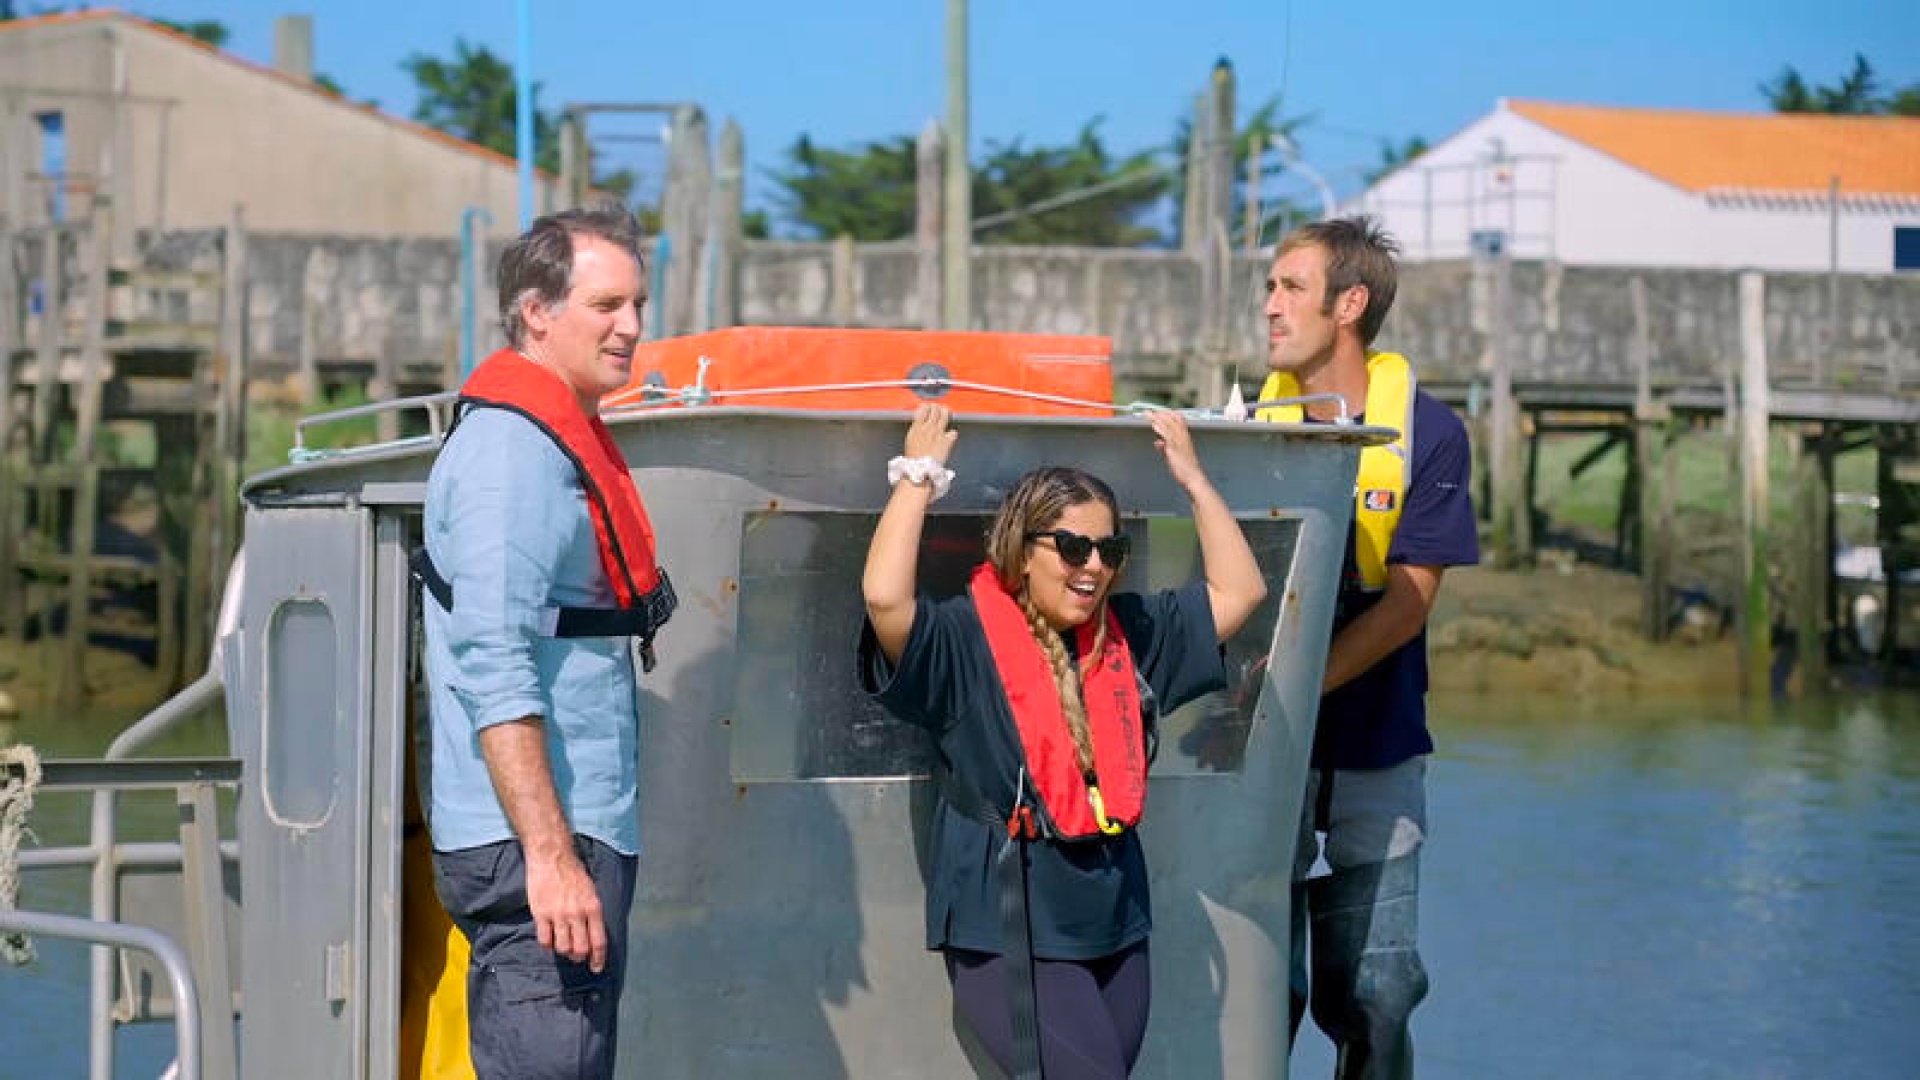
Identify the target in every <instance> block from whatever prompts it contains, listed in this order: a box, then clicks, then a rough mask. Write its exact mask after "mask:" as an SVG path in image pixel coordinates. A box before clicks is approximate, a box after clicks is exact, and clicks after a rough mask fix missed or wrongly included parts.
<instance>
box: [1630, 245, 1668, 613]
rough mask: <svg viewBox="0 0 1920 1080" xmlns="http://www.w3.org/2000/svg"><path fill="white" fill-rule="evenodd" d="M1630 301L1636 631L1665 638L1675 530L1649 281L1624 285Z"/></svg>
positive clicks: (1636, 279)
mask: <svg viewBox="0 0 1920 1080" xmlns="http://www.w3.org/2000/svg"><path fill="white" fill-rule="evenodd" d="M1627 288H1628V294H1629V296H1630V297H1631V299H1632V301H1633V337H1632V339H1631V341H1630V342H1629V344H1628V349H1629V350H1630V352H1631V355H1632V357H1633V377H1634V381H1633V462H1634V469H1633V472H1634V476H1635V479H1636V480H1637V482H1638V485H1639V487H1638V490H1637V491H1636V492H1635V494H1636V495H1637V496H1638V511H1637V519H1638V520H1637V521H1636V522H1635V525H1636V526H1637V529H1638V532H1639V539H1638V548H1639V551H1638V555H1639V559H1640V632H1641V633H1642V634H1643V635H1645V636H1646V638H1647V639H1648V640H1649V641H1665V640H1666V639H1667V588H1668V575H1669V574H1670V573H1671V567H1672V566H1673V550H1672V548H1671V546H1670V545H1671V544H1672V543H1673V533H1672V529H1671V528H1670V522H1669V515H1670V513H1671V511H1670V510H1668V509H1667V508H1666V502H1665V500H1666V489H1665V485H1666V478H1667V469H1666V467H1665V464H1664V462H1663V460H1662V459H1663V458H1664V457H1665V454H1666V443H1667V431H1666V425H1667V419H1668V417H1667V413H1666V410H1665V409H1664V408H1658V407H1656V405H1655V403H1654V399H1653V332H1652V328H1651V325H1650V323H1651V320H1650V319H1649V317H1648V313H1647V282H1646V279H1645V278H1642V277H1640V276H1638V275H1635V276H1634V278H1633V280H1632V281H1630V282H1628V283H1627Z"/></svg>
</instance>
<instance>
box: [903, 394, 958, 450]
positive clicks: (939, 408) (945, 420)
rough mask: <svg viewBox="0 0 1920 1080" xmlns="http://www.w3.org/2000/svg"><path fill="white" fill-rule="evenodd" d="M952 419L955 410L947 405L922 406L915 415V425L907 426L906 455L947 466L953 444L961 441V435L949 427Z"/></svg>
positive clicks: (929, 404)
mask: <svg viewBox="0 0 1920 1080" xmlns="http://www.w3.org/2000/svg"><path fill="white" fill-rule="evenodd" d="M952 419H953V410H951V409H949V408H947V407H946V406H945V405H935V404H934V403H932V402H928V403H926V404H925V405H922V406H920V408H919V409H918V410H916V411H915V412H914V414H913V423H911V424H909V425H907V443H906V455H907V456H908V457H910V458H921V457H923V458H932V459H933V460H935V461H937V462H939V463H940V464H942V465H945V464H946V463H947V456H948V455H949V454H952V453H953V444H954V443H956V442H958V441H959V439H960V433H959V432H958V431H955V430H953V429H952V428H951V427H950V426H948V425H949V423H950V422H951V421H952Z"/></svg>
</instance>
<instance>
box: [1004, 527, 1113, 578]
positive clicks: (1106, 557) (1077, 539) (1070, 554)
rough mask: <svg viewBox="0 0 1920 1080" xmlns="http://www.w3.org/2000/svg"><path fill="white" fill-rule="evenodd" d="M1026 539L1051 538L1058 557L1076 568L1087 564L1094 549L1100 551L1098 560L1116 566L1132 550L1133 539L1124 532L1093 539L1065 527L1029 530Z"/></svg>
mask: <svg viewBox="0 0 1920 1080" xmlns="http://www.w3.org/2000/svg"><path fill="white" fill-rule="evenodd" d="M1027 539H1028V540H1030V541H1031V540H1040V539H1051V540H1052V541H1053V547H1054V550H1055V551H1058V552H1059V553H1060V558H1062V559H1064V560H1066V564H1067V565H1068V566H1071V567H1074V568H1076V569H1077V568H1079V567H1082V566H1085V565H1087V560H1088V559H1091V558H1092V557H1093V553H1094V552H1095V551H1098V552H1099V553H1100V561H1101V562H1102V563H1103V564H1105V565H1106V566H1109V567H1118V566H1119V565H1120V564H1121V563H1123V562H1126V561H1127V552H1129V551H1131V550H1133V541H1131V540H1129V539H1127V535H1126V534H1125V533H1114V534H1113V535H1112V536H1103V537H1101V538H1100V539H1098V540H1095V539H1094V538H1093V537H1091V536H1081V535H1080V534H1079V533H1077V532H1068V531H1067V530H1066V529H1049V530H1048V531H1046V532H1030V533H1028V534H1027Z"/></svg>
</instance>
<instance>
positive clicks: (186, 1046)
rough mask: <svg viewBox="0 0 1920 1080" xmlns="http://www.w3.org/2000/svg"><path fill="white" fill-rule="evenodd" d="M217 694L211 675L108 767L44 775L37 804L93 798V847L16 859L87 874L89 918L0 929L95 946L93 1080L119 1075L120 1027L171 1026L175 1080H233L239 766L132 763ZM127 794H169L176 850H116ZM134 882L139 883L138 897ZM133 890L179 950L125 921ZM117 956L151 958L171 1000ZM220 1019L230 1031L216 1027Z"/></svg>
mask: <svg viewBox="0 0 1920 1080" xmlns="http://www.w3.org/2000/svg"><path fill="white" fill-rule="evenodd" d="M221 692H222V690H221V680H220V678H219V676H218V674H217V673H216V671H215V670H209V671H208V672H207V673H206V674H205V675H202V676H201V677H200V678H199V679H197V680H195V681H194V682H193V683H191V684H189V685H188V686H187V687H186V688H185V689H183V690H181V691H180V692H179V693H177V694H175V695H174V696H173V697H171V698H169V699H167V700H166V701H165V702H162V703H161V704H160V705H159V706H157V707H156V708H154V709H153V710H152V711H150V712H149V713H147V715H146V716H144V717H143V718H141V720H140V721H138V722H137V723H135V724H133V725H132V726H131V727H129V728H127V729H126V730H125V731H123V732H121V733H120V735H119V736H118V737H116V738H115V739H114V740H113V743H112V744H111V745H110V746H109V747H108V748H107V751H106V753H105V755H104V756H103V757H100V758H89V759H48V760H43V761H40V762H39V763H38V765H39V769H38V773H39V777H38V783H37V785H36V787H37V793H69V794H90V795H91V796H92V808H91V809H92V815H91V821H90V826H89V833H88V842H87V843H85V844H79V845H65V846H56V847H44V848H34V849H31V850H24V851H21V852H19V853H18V855H17V859H18V864H19V868H20V869H21V870H22V871H37V870H53V869H74V868H84V869H87V870H88V871H89V872H90V874H91V888H90V895H89V900H88V912H87V916H86V917H84V918H82V917H77V916H71V915H60V914H54V913H48V912H38V911H25V910H23V911H16V912H0V929H7V930H12V931H20V932H25V933H29V934H45V935H47V936H50V937H59V938H66V939H73V940H82V941H89V942H92V943H94V945H95V948H94V949H93V950H92V957H91V964H90V977H89V989H88V1040H87V1046H88V1075H89V1076H90V1077H92V1078H93V1080H110V1078H111V1077H112V1076H113V1075H114V1064H113V1062H114V1026H115V1024H116V1023H130V1022H134V1021H138V1020H161V1019H166V1018H168V1017H169V1016H171V1018H172V1019H173V1021H174V1024H175V1027H176V1029H177V1032H178V1040H179V1044H180V1046H179V1050H178V1051H177V1052H178V1054H179V1057H178V1058H177V1060H176V1062H175V1075H177V1076H178V1077H180V1078H181V1080H186V1078H189V1077H192V1078H203V1077H204V1078H206V1080H231V1078H232V1077H234V1076H235V1075H236V1071H237V1069H236V1062H235V1053H234V1043H233V1039H232V1035H231V1032H232V1024H231V1017H232V1016H233V1015H234V1012H235V1009H236V1005H235V995H234V990H233V979H232V975H231V970H232V968H231V964H232V959H231V949H230V947H229V938H230V935H229V930H228V925H227V920H228V917H229V914H228V910H227V909H228V906H229V900H228V886H227V877H228V875H227V864H228V863H230V862H233V861H236V860H237V859H238V858H239V850H238V847H237V845H236V844H234V843H232V842H230V841H227V842H223V841H222V840H221V839H220V831H219V815H218V806H217V801H216V796H215V792H216V790H217V789H219V788H228V789H233V788H236V787H237V786H238V785H239V782H240V777H241V763H240V762H239V760H238V759H235V758H229V757H192V758H136V757H134V756H133V755H135V754H136V753H138V752H140V751H141V750H143V749H146V748H147V747H149V746H151V745H153V743H154V742H155V741H156V740H158V739H160V738H161V737H162V736H164V735H166V734H167V733H169V732H170V731H172V730H174V729H175V728H177V727H179V726H180V724H181V723H183V722H184V721H186V720H188V719H190V718H192V717H194V716H197V715H199V714H200V713H202V712H204V711H205V710H206V709H208V708H210V707H212V706H213V705H215V704H217V703H218V702H219V701H220V698H221ZM129 791H171V792H172V793H173V796H174V802H175V805H176V807H177V810H178V821H179V839H178V840H175V841H136V842H124V843H123V842H120V840H119V838H118V827H117V821H116V808H117V805H118V796H119V794H120V793H121V792H129ZM129 872H131V873H129ZM173 873H178V874H179V878H178V881H177V882H176V881H174V880H173V879H172V878H171V876H170V875H171V874H173ZM134 878H138V879H140V880H139V881H138V882H137V885H136V883H135V882H134V881H133V880H132V879H134ZM136 887H137V888H138V889H139V890H140V891H139V894H138V895H139V896H140V902H139V903H138V904H137V905H134V906H135V907H137V908H138V909H139V910H138V912H137V914H138V915H139V916H140V917H141V918H142V920H143V922H145V923H148V924H152V923H155V922H171V921H173V920H176V919H177V921H178V923H179V926H178V929H179V931H180V933H181V936H183V937H184V939H185V947H184V948H183V947H182V946H181V945H180V944H179V943H178V942H176V940H175V938H174V937H173V936H171V935H170V934H168V933H165V932H163V931H162V930H160V929H156V928H155V927H154V926H153V925H132V924H130V923H128V922H124V921H122V919H121V910H120V909H121V907H122V904H121V900H122V892H123V889H129V890H130V889H134V888H136ZM176 903H177V904H178V908H177V910H175V909H174V905H175V904H176ZM172 928H173V927H169V929H172ZM116 947H117V948H116ZM118 949H124V950H134V951H137V952H140V953H144V954H146V955H148V956H151V957H152V958H153V959H154V960H155V961H157V962H158V964H159V966H160V972H159V974H160V975H161V976H162V978H163V979H164V982H163V983H162V984H161V985H164V987H165V988H166V990H167V992H166V993H157V992H155V980H154V979H153V978H151V977H150V976H151V975H152V973H151V972H149V971H145V970H142V969H140V968H139V966H138V965H137V962H136V961H135V959H134V958H133V957H132V956H131V955H128V954H126V953H121V952H118V951H117V950H118ZM116 960H118V961H119V965H120V966H119V970H118V971H116ZM116 975H119V978H118V979H117V980H116ZM116 984H117V985H118V987H119V989H120V997H119V1000H118V1001H116V1000H115V987H116ZM222 1017H225V1018H227V1019H226V1022H220V1020H221V1018H222ZM206 1022H212V1024H213V1026H212V1027H211V1029H210V1030H212V1031H214V1032H216V1033H220V1032H224V1033H226V1037H225V1038H214V1039H210V1040H209V1039H207V1038H206V1037H205V1031H206V1030H209V1029H208V1028H206V1027H204V1026H203V1025H204V1024H205V1023H206Z"/></svg>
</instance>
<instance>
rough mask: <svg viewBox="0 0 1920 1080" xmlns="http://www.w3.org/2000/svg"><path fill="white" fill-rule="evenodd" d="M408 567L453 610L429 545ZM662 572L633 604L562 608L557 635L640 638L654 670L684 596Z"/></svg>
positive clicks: (449, 588) (643, 659) (644, 659)
mask: <svg viewBox="0 0 1920 1080" xmlns="http://www.w3.org/2000/svg"><path fill="white" fill-rule="evenodd" d="M407 568H408V569H409V570H410V571H412V574H413V579H414V580H415V581H417V582H419V583H420V586H421V587H422V588H424V589H426V590H427V593H428V595H430V596H432V597H433V599H434V600H435V602H437V603H438V604H439V605H440V607H441V609H442V610H445V611H449V612H451V611H452V610H453V583H452V582H449V581H448V580H447V579H446V576H445V575H443V574H441V573H440V568H439V567H437V566H435V565H433V557H432V556H431V555H429V554H427V549H426V547H425V545H422V546H420V547H417V548H415V549H413V554H412V555H411V556H409V557H408V558H407ZM659 574H660V584H658V585H656V586H654V587H653V588H652V589H651V590H649V591H648V592H647V593H646V594H645V595H644V596H642V597H640V601H639V602H638V603H636V604H635V605H634V606H632V607H627V608H597V607H563V608H560V609H559V610H558V614H557V617H556V618H555V620H554V624H553V636H554V637H557V638H589V637H633V638H639V639H640V663H641V667H642V668H643V669H644V670H646V671H652V670H653V666H654V663H655V662H656V658H655V656H654V652H653V638H654V635H655V634H658V633H659V632H660V628H661V627H662V626H665V625H666V624H667V620H668V619H670V618H672V617H673V612H674V609H675V608H677V607H679V606H680V599H679V597H678V596H676V595H675V594H674V591H673V582H672V581H671V580H669V579H668V577H667V572H666V570H665V569H661V570H660V571H659Z"/></svg>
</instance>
